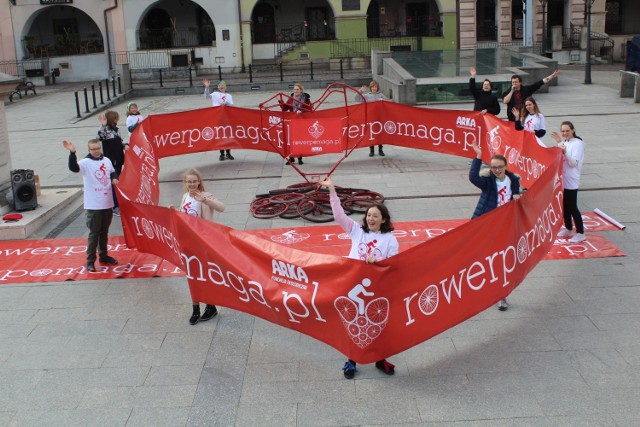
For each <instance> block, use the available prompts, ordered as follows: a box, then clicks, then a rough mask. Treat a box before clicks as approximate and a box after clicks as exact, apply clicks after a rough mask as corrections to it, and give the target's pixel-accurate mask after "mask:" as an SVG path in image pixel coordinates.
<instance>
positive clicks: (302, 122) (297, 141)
mask: <svg viewBox="0 0 640 427" xmlns="http://www.w3.org/2000/svg"><path fill="white" fill-rule="evenodd" d="M341 128H342V124H341V123H340V119H336V118H326V119H324V118H322V119H299V120H292V121H291V134H290V137H289V141H290V146H291V149H290V155H292V156H309V155H315V154H328V153H340V152H342V151H344V149H345V145H344V143H343V141H342V131H341Z"/></svg>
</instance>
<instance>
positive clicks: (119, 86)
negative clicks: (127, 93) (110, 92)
mask: <svg viewBox="0 0 640 427" xmlns="http://www.w3.org/2000/svg"><path fill="white" fill-rule="evenodd" d="M118 93H119V94H120V95H122V84H121V83H120V73H118Z"/></svg>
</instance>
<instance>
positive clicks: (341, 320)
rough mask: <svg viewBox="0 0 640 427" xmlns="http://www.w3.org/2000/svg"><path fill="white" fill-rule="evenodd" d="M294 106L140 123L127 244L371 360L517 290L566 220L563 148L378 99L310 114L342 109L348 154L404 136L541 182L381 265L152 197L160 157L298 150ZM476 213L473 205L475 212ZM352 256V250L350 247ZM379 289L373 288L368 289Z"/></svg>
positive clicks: (219, 292)
mask: <svg viewBox="0 0 640 427" xmlns="http://www.w3.org/2000/svg"><path fill="white" fill-rule="evenodd" d="M289 114H293V113H277V114H274V113H269V112H263V111H253V110H248V109H241V108H234V107H223V108H215V109H205V110H198V111H187V112H182V113H176V114H167V115H160V116H151V117H149V118H147V119H146V120H145V121H144V122H142V124H141V125H140V126H139V127H138V129H136V131H135V132H134V133H133V135H132V138H131V143H132V150H129V152H128V153H127V160H126V164H125V171H124V173H123V175H122V177H121V181H120V182H121V184H120V186H119V192H120V194H119V196H120V200H121V203H120V208H121V212H122V217H121V219H122V222H123V227H124V231H125V237H126V240H127V244H128V245H129V246H130V247H135V248H138V249H139V250H142V251H145V252H150V253H153V254H156V255H158V256H160V257H162V258H164V259H166V260H168V261H170V262H172V263H174V264H175V265H179V266H181V267H182V268H183V270H184V271H185V273H186V275H187V279H188V282H189V286H190V289H191V293H192V294H193V296H194V298H195V299H196V300H198V301H202V302H207V303H213V304H219V305H223V306H226V307H231V308H234V309H237V310H241V311H244V312H247V313H250V314H253V315H255V316H258V317H261V318H263V319H266V320H268V321H271V322H273V323H276V324H279V325H282V326H284V327H287V328H291V329H294V330H297V331H300V332H302V333H304V334H307V335H309V336H312V337H315V338H317V339H318V340H321V341H323V342H326V343H327V344H329V345H331V346H333V347H335V348H336V349H338V350H339V351H340V352H342V353H344V354H345V355H347V356H348V357H350V358H352V359H354V360H356V361H357V362H362V363H366V362H372V361H376V360H380V359H382V358H385V357H388V356H390V355H393V354H396V353H398V352H400V351H403V350H405V349H407V348H410V347H412V346H414V345H416V344H418V343H420V342H423V341H425V340H427V339H429V338H431V337H433V336H435V335H437V334H439V333H441V332H443V331H444V330H446V329H448V328H450V327H452V326H454V325H456V324H458V323H460V322H462V321H464V320H465V319H467V318H469V317H471V316H473V315H475V314H477V313H478V312H480V311H482V310H484V309H485V308H487V307H489V306H490V305H492V304H494V303H495V302H497V301H498V300H499V299H501V298H504V297H505V296H507V295H508V294H509V293H510V292H511V291H512V290H513V289H514V288H515V287H516V286H517V285H518V284H520V283H521V282H522V281H523V280H524V278H525V277H526V275H527V273H528V272H529V271H531V269H533V268H534V267H535V266H536V264H537V263H538V262H539V261H540V260H542V259H543V258H544V257H545V256H546V254H547V252H548V251H549V250H550V249H551V247H552V246H553V242H554V240H555V237H554V236H555V234H556V232H557V231H558V230H559V229H560V227H561V225H562V214H561V210H562V209H561V207H562V184H561V179H560V176H559V175H560V172H561V151H560V150H559V149H558V148H548V149H545V148H542V147H540V146H539V145H538V144H537V143H536V142H535V137H534V136H533V134H531V133H529V132H517V131H515V130H514V129H513V128H512V126H513V125H512V124H511V123H508V122H504V121H502V120H500V119H498V118H495V117H493V116H489V115H487V116H482V115H481V114H479V113H477V112H469V111H451V110H431V109H423V108H416V107H410V106H405V105H399V104H394V103H388V102H376V103H370V104H367V105H366V108H362V107H348V108H347V107H344V108H334V109H327V110H321V111H314V112H310V113H304V114H302V115H301V116H302V117H301V118H302V119H314V120H318V119H320V118H333V119H335V118H338V119H340V120H341V130H342V135H343V139H344V141H345V145H346V147H347V149H349V148H352V147H355V146H367V145H375V144H392V145H399V146H404V147H411V148H415V149H422V150H431V151H439V152H442V153H448V154H452V155H456V156H464V157H472V156H473V152H472V148H471V144H472V143H473V142H474V141H475V142H479V144H480V145H481V146H482V147H483V148H484V150H483V154H484V156H483V157H484V159H485V160H488V159H489V158H490V157H491V155H492V154H494V153H502V154H504V155H505V157H506V158H507V160H508V163H509V169H510V170H512V171H513V172H515V173H518V174H519V175H520V176H521V177H522V184H523V185H524V186H526V187H527V188H528V191H527V192H526V193H525V194H524V195H523V197H521V198H520V199H519V200H516V201H513V202H510V203H507V204H506V205H504V206H502V207H500V208H498V209H495V210H494V211H492V212H490V213H488V214H486V215H483V216H481V217H479V218H476V219H475V220H473V221H469V222H466V223H464V224H462V225H460V226H459V227H456V228H455V229H453V230H451V231H449V232H447V233H446V234H445V235H442V236H438V237H434V238H433V239H431V240H429V241H426V242H424V243H421V244H418V245H416V246H414V247H412V248H409V249H407V250H404V251H402V252H401V253H400V254H398V255H397V256H394V257H392V258H390V259H388V260H385V261H382V262H380V263H376V264H375V265H369V264H366V263H363V262H360V261H356V260H352V259H347V258H344V257H341V256H333V255H327V254H319V253H314V252H308V251H302V250H297V249H293V248H291V247H288V246H286V245H283V244H278V243H275V242H272V241H269V240H265V239H262V238H259V237H256V236H255V235H252V234H251V233H248V232H245V231H238V230H232V229H229V228H227V227H225V226H223V225H220V224H214V223H210V222H206V221H203V220H200V219H198V218H194V217H189V216H187V215H184V214H181V213H179V212H177V211H173V210H169V209H165V208H161V207H157V206H152V205H153V204H156V203H157V200H158V193H157V188H158V186H157V173H158V163H157V162H158V159H159V158H161V157H167V156H173V155H179V154H186V153H192V152H196V151H207V150H214V149H221V148H250V149H258V150H267V151H275V152H279V153H280V154H281V155H283V157H284V156H285V155H287V154H288V153H289V152H290V149H289V146H288V145H286V144H285V142H284V141H286V139H285V138H284V137H283V135H285V134H286V133H287V129H286V128H285V126H287V123H288V121H290V120H294V117H293V116H291V115H289ZM469 214H470V215H471V212H470V213H469ZM345 254H346V251H345ZM363 284H364V285H365V286H366V285H369V286H368V287H367V290H368V292H373V294H374V296H373V297H365V296H364V295H363V294H362V293H360V292H359V290H360V289H362V286H363Z"/></svg>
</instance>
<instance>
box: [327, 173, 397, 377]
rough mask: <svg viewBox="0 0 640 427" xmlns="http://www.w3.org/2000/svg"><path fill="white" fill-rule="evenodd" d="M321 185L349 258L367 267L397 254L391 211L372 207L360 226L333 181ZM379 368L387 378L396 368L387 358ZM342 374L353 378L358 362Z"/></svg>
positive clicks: (379, 205) (378, 363)
mask: <svg viewBox="0 0 640 427" xmlns="http://www.w3.org/2000/svg"><path fill="white" fill-rule="evenodd" d="M320 184H321V185H324V186H325V187H327V188H328V189H329V197H330V201H331V210H332V211H333V216H334V217H335V220H336V222H337V223H338V224H340V226H341V227H342V229H343V230H344V231H346V232H347V234H349V237H351V251H350V252H349V258H352V259H357V260H361V261H364V262H366V263H367V264H375V263H376V262H377V261H382V260H383V259H386V258H389V257H392V256H394V255H397V254H398V249H399V248H398V239H396V236H394V235H393V233H391V232H392V231H393V223H392V222H391V215H390V214H389V210H388V209H387V207H386V206H385V205H382V204H376V205H372V206H369V208H367V212H366V213H365V216H364V218H363V219H362V223H357V222H356V221H354V220H352V219H351V218H349V217H348V216H347V214H345V212H344V209H343V208H342V204H341V202H340V199H339V198H338V194H337V193H336V188H335V186H334V185H333V182H332V181H331V178H329V177H327V178H326V179H325V180H324V181H322V182H321V183H320ZM362 285H363V286H369V285H370V281H368V282H365V281H363V284H362ZM356 288H358V289H361V292H362V291H364V287H362V286H361V285H358V286H357V287H356ZM356 288H354V290H355V289H356ZM363 293H364V295H372V294H370V293H367V292H366V291H364V292H363ZM349 297H350V298H352V299H355V297H354V296H353V295H352V292H350V293H349ZM376 368H378V369H380V370H381V371H382V372H384V373H385V374H387V375H393V374H394V373H395V366H394V365H393V364H392V363H389V362H387V360H386V359H382V360H379V361H377V362H376ZM342 371H343V373H344V377H345V378H346V379H348V380H350V379H352V378H353V377H354V375H355V373H356V371H357V369H356V362H355V361H353V360H351V359H349V360H347V362H346V363H345V364H344V367H343V368H342Z"/></svg>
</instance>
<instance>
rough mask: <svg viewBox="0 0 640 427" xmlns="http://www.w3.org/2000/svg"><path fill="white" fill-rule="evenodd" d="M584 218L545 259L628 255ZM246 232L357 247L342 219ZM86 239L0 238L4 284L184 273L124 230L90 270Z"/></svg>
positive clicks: (595, 219) (422, 235) (414, 225)
mask: <svg viewBox="0 0 640 427" xmlns="http://www.w3.org/2000/svg"><path fill="white" fill-rule="evenodd" d="M583 220H584V225H585V231H587V232H588V233H589V239H588V240H586V241H584V242H580V243H570V242H569V241H568V239H556V240H554V242H553V247H552V248H551V250H550V251H549V252H547V255H546V256H545V257H544V259H546V260H562V259H587V258H603V257H616V256H625V254H624V252H622V251H621V250H620V249H619V248H617V247H616V246H615V245H614V244H613V243H611V242H610V241H609V240H608V239H606V238H605V237H604V236H602V235H600V234H595V233H594V232H596V231H612V230H619V229H618V228H617V227H615V226H613V225H612V224H610V223H608V222H607V221H605V220H603V219H602V218H600V217H599V216H597V215H594V214H592V213H586V214H584V215H583ZM468 221H469V220H468V219H461V220H456V219H453V220H435V221H411V222H394V223H393V225H394V227H395V230H394V231H393V234H394V235H395V236H396V237H397V239H398V243H399V244H400V251H401V252H402V251H405V250H407V249H409V248H411V247H413V246H416V245H419V244H421V243H424V242H426V241H427V240H429V239H433V238H434V237H437V236H442V235H443V234H445V233H446V232H447V231H449V230H452V229H454V228H456V227H457V226H459V225H462V224H464V223H466V222H468ZM246 232H247V233H249V234H253V235H254V236H257V237H259V238H261V239H265V240H268V241H271V242H276V243H281V244H283V245H287V246H289V247H292V248H295V249H299V250H303V251H308V252H317V253H321V254H330V255H338V256H341V255H344V254H345V253H348V252H349V248H350V247H351V242H350V239H349V236H348V235H347V234H346V233H345V232H344V231H343V230H342V228H340V226H338V225H324V226H318V227H294V228H272V229H263V230H247V231H246ZM86 245H87V240H86V239H82V238H71V239H42V240H9V241H7V240H5V241H0V284H11V283H36V282H61V281H68V280H108V279H116V278H149V277H156V276H158V277H176V276H184V273H183V272H182V270H181V269H180V268H178V267H175V266H174V265H173V264H171V263H169V262H167V261H165V260H163V259H162V258H160V257H158V256H156V255H151V254H146V253H141V252H138V251H137V250H135V249H131V248H129V247H128V246H127V245H126V243H125V240H124V236H111V237H110V238H109V253H110V254H112V255H113V256H114V257H115V258H116V259H117V260H118V265H115V266H110V265H100V264H98V265H96V269H97V271H96V272H88V271H87V269H86V264H87V261H86V250H87V246H86Z"/></svg>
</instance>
